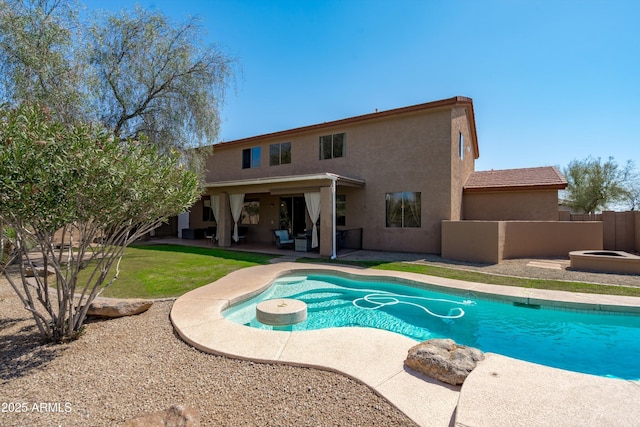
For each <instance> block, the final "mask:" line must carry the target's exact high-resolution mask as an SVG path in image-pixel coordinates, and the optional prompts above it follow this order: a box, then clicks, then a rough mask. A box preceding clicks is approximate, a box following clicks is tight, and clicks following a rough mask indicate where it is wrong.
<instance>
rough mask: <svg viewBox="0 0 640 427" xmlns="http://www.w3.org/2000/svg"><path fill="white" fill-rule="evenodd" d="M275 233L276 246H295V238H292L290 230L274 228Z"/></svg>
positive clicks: (279, 247) (281, 247)
mask: <svg viewBox="0 0 640 427" xmlns="http://www.w3.org/2000/svg"><path fill="white" fill-rule="evenodd" d="M273 233H274V234H275V235H276V248H278V249H283V248H285V247H288V248H293V245H294V243H295V240H294V239H292V238H291V236H290V235H289V231H288V230H274V232H273Z"/></svg>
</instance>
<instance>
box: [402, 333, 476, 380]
mask: <svg viewBox="0 0 640 427" xmlns="http://www.w3.org/2000/svg"><path fill="white" fill-rule="evenodd" d="M482 359H484V354H483V353H482V352H481V351H480V350H478V349H477V348H473V347H467V346H464V345H458V344H456V343H455V341H453V340H451V339H432V340H427V341H425V342H422V343H420V344H418V345H415V346H413V347H411V348H410V349H409V354H408V356H407V359H406V360H405V361H404V363H405V365H406V366H407V367H408V368H410V369H413V370H414V371H416V372H420V373H423V374H425V375H427V376H429V377H431V378H434V379H436V380H438V381H442V382H444V383H447V384H452V385H460V384H462V383H463V382H464V380H465V379H466V378H467V376H468V375H469V374H470V373H471V371H472V370H473V369H474V368H475V367H476V364H477V362H479V361H480V360H482Z"/></svg>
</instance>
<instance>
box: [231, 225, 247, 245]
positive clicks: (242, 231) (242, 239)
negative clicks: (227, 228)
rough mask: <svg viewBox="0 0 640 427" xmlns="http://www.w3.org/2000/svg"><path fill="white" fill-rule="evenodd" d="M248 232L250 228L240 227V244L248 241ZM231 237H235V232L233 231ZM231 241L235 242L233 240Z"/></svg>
mask: <svg viewBox="0 0 640 427" xmlns="http://www.w3.org/2000/svg"><path fill="white" fill-rule="evenodd" d="M248 231H249V227H238V241H237V243H238V244H240V243H242V242H246V241H247V232H248ZM231 235H232V236H233V230H231ZM231 240H232V241H233V238H232V239H231Z"/></svg>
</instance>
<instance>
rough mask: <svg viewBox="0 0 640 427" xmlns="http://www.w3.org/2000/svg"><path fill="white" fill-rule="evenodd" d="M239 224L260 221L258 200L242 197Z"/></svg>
mask: <svg viewBox="0 0 640 427" xmlns="http://www.w3.org/2000/svg"><path fill="white" fill-rule="evenodd" d="M239 222H240V224H258V223H259V222H260V200H258V199H244V202H243V203H242V213H241V214H240V221H239Z"/></svg>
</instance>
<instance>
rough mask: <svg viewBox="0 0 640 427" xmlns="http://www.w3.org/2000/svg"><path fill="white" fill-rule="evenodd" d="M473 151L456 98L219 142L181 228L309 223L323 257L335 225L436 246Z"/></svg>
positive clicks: (222, 231)
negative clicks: (203, 187) (200, 192)
mask: <svg viewBox="0 0 640 427" xmlns="http://www.w3.org/2000/svg"><path fill="white" fill-rule="evenodd" d="M478 156H479V151H478V140H477V135H476V125H475V119H474V111H473V103H472V100H471V99H470V98H466V97H454V98H449V99H444V100H440V101H434V102H428V103H425V104H419V105H414V106H409V107H404V108H398V109H394V110H388V111H382V112H375V113H371V114H366V115H362V116H357V117H351V118H347V119H343V120H337V121H332V122H326V123H320V124H316V125H311V126H305V127H301V128H297V129H291V130H285V131H282V132H276V133H271V134H267V135H260V136H256V137H251V138H246V139H241V140H237V141H231V142H223V143H219V144H216V145H215V146H214V151H213V154H212V155H211V156H210V157H209V158H208V160H207V162H206V168H207V173H206V179H205V181H206V192H205V195H204V196H203V198H202V200H200V201H199V202H198V203H196V205H194V206H193V208H192V209H191V212H190V214H189V219H188V220H189V222H188V228H190V229H194V228H195V229H204V228H206V227H211V226H213V225H215V226H217V238H218V243H219V245H220V246H229V245H230V244H231V243H232V241H233V240H235V239H234V237H236V236H234V234H236V233H239V234H240V235H242V236H243V237H244V236H246V240H247V241H250V242H252V243H264V244H272V242H273V241H274V230H277V229H287V230H289V232H290V233H291V235H293V236H295V235H298V234H299V233H304V232H305V230H312V229H313V224H314V222H315V223H316V224H317V227H316V230H315V231H314V233H317V241H319V250H320V253H321V254H322V255H324V256H333V255H335V253H336V245H338V244H340V243H341V242H339V241H337V240H339V239H340V238H341V237H344V234H343V233H340V230H349V231H348V232H347V236H348V239H352V240H353V239H357V240H358V242H357V243H356V245H359V246H360V247H362V248H363V249H372V250H387V251H411V252H427V253H439V252H440V249H441V221H443V220H461V219H464V218H463V212H464V207H463V199H464V194H463V193H464V191H465V190H464V185H465V183H466V182H467V180H468V179H469V177H470V176H471V175H472V174H473V173H474V162H475V160H476V159H477V158H478ZM534 181H535V180H534ZM556 184H557V183H556ZM535 185H536V183H535V182H533V187H532V186H528V187H527V188H528V189H529V190H531V188H534V189H535ZM545 185H546V184H545V183H542V187H544V186H545ZM480 187H481V186H480ZM474 190H475V191H478V187H477V186H475V187H474ZM473 197H477V195H476V194H474V195H473ZM474 203H476V201H475V200H474ZM552 203H555V204H554V205H553V209H555V210H556V212H555V215H556V218H543V219H556V220H557V192H556V199H555V202H552ZM476 211H477V209H476ZM312 218H313V219H312ZM316 218H317V221H316ZM533 219H535V218H533ZM236 223H237V224H238V225H239V226H240V227H241V228H240V229H241V231H240V232H238V231H237V230H235V229H234V225H235V224H236ZM183 226H184V225H183ZM337 232H338V233H337Z"/></svg>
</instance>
